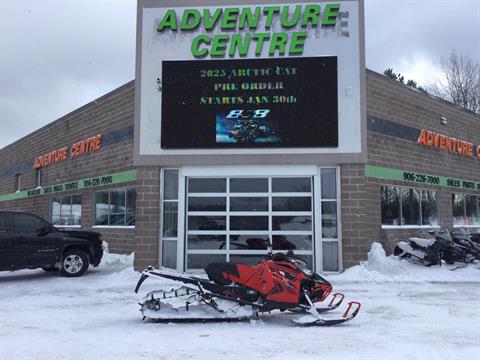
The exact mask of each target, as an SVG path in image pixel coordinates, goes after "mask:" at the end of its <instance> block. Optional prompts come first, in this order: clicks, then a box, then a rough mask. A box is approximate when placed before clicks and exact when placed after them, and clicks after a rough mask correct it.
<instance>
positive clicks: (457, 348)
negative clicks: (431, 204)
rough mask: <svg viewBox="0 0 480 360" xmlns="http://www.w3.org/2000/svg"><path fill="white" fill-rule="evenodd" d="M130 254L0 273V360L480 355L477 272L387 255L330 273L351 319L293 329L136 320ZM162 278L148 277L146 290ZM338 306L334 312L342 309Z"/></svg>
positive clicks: (276, 316)
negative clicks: (91, 264) (56, 268)
mask: <svg viewBox="0 0 480 360" xmlns="http://www.w3.org/2000/svg"><path fill="white" fill-rule="evenodd" d="M132 260H133V256H119V255H108V256H107V257H106V258H105V259H104V261H103V262H102V264H101V266H100V267H99V268H97V269H93V270H90V271H88V272H87V273H86V274H85V275H84V276H83V277H80V278H76V279H67V278H62V277H59V276H56V275H52V274H48V273H44V272H43V271H42V270H30V271H18V272H14V273H8V272H3V273H0V359H2V360H7V359H8V360H10V359H48V360H51V359H62V360H63V359H76V360H78V359H82V360H83V359H191V358H196V359H227V358H228V359H249V360H250V359H342V360H344V359H382V360H384V359H386V360H390V359H402V360H404V359H409V360H410V359H476V360H478V359H480V270H479V269H478V268H477V267H478V265H477V266H469V267H468V268H464V269H458V270H455V271H449V270H446V269H444V268H439V267H436V268H423V267H420V266H416V265H412V264H409V263H407V262H405V261H398V260H396V259H393V258H387V257H385V255H384V253H383V250H382V249H381V247H380V248H379V247H375V248H374V249H373V250H372V251H371V253H370V256H369V261H368V263H365V264H362V265H359V266H356V267H354V268H351V269H349V270H347V271H346V272H344V273H343V274H339V275H331V276H328V279H329V280H330V281H331V282H332V283H333V285H334V288H335V289H336V290H337V291H342V292H344V293H345V294H346V295H347V297H348V298H349V299H354V300H358V301H360V302H361V303H362V304H363V308H362V310H361V312H360V314H359V315H358V316H357V318H356V319H354V320H352V321H351V322H349V323H346V324H342V325H339V326H336V327H329V328H322V327H310V328H300V327H296V326H295V325H293V324H292V323H290V321H289V319H290V318H292V316H298V315H286V314H281V313H272V314H270V315H269V314H266V315H264V316H262V318H261V320H255V321H247V322H243V323H214V324H152V323H143V322H142V321H141V319H140V312H139V311H138V305H137V301H138V300H139V299H140V297H141V294H140V295H137V294H135V293H134V292H133V288H134V287H135V284H136V282H137V280H138V278H139V274H138V273H136V272H135V271H133V268H132V266H131V262H132ZM160 285H162V286H170V283H167V281H165V282H164V283H162V284H160V282H159V281H157V280H153V279H149V280H147V281H146V282H145V283H144V285H143V286H142V289H141V293H142V294H144V293H146V292H147V291H149V290H153V289H155V288H158V287H159V286H160ZM340 312H341V311H339V313H340Z"/></svg>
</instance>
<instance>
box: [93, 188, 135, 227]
mask: <svg viewBox="0 0 480 360" xmlns="http://www.w3.org/2000/svg"><path fill="white" fill-rule="evenodd" d="M136 198H137V193H136V191H135V189H133V188H129V189H115V190H107V191H97V192H95V195H94V202H95V225H103V226H132V225H135V206H136Z"/></svg>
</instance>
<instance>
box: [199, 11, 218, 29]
mask: <svg viewBox="0 0 480 360" xmlns="http://www.w3.org/2000/svg"><path fill="white" fill-rule="evenodd" d="M221 14H222V9H220V8H217V9H215V12H214V13H213V16H212V15H211V13H210V9H204V10H203V22H204V23H205V30H212V29H213V28H214V27H215V24H216V23H217V21H218V18H219V17H220V15H221Z"/></svg>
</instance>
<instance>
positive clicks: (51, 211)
mask: <svg viewBox="0 0 480 360" xmlns="http://www.w3.org/2000/svg"><path fill="white" fill-rule="evenodd" d="M60 195H61V194H60ZM74 196H80V224H79V225H61V224H54V223H53V203H54V201H55V199H56V198H54V197H51V198H50V211H49V214H50V217H49V220H50V223H51V224H52V225H53V226H54V227H56V228H81V227H82V217H83V213H82V207H83V197H82V194H81V193H74V194H68V195H63V196H61V198H60V199H62V198H64V197H69V198H70V217H72V214H73V213H72V199H73V197H74ZM61 208H62V203H61V202H60V218H62V211H61Z"/></svg>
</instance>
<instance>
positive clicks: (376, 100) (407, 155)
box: [342, 71, 480, 267]
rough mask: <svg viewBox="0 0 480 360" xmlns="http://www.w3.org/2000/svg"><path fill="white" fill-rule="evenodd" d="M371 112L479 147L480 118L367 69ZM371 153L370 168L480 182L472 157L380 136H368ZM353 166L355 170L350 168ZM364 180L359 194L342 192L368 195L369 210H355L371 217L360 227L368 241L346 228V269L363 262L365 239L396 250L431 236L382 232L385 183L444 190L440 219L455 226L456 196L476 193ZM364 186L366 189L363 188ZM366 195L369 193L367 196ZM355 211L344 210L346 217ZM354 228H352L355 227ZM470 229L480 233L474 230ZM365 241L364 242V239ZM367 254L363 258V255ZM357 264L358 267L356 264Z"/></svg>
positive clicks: (404, 231) (344, 173) (421, 231)
mask: <svg viewBox="0 0 480 360" xmlns="http://www.w3.org/2000/svg"><path fill="white" fill-rule="evenodd" d="M367 114H368V116H374V117H378V118H381V119H386V120H389V121H393V122H395V123H398V124H403V125H407V126H411V127H415V128H418V129H422V128H423V129H426V130H431V131H434V132H438V133H441V134H445V135H448V136H451V137H455V138H457V139H462V140H465V141H468V142H472V143H474V144H476V145H478V144H479V143H480V116H478V115H476V114H474V113H472V112H469V111H467V110H464V109H461V108H458V107H456V106H454V105H452V104H449V103H447V102H445V101H442V100H440V99H437V98H434V97H432V96H429V95H425V94H423V93H421V92H419V91H416V90H414V89H411V88H410V87H407V86H405V85H402V84H400V83H398V82H396V81H394V80H390V79H387V78H386V77H384V76H382V75H380V74H377V73H374V72H372V71H367ZM442 116H444V117H447V119H448V124H447V125H442V124H441V123H440V118H441V117H442ZM367 151H368V164H370V165H375V166H383V167H389V168H395V169H401V170H407V171H414V172H420V173H426V174H432V175H436V176H446V177H454V178H458V179H466V180H474V181H480V161H479V160H478V159H469V158H465V157H462V156H458V155H455V154H450V153H446V152H441V151H439V150H437V149H434V148H427V147H424V146H422V145H418V144H416V143H414V142H411V141H406V140H401V139H398V138H395V137H391V136H386V135H382V134H378V133H374V132H370V131H368V132H367ZM348 167H351V165H349V166H348ZM353 175H354V176H360V178H358V179H355V181H358V182H359V183H361V184H362V185H361V186H359V188H358V189H357V191H358V194H357V195H355V194H351V193H349V192H350V191H354V190H355V189H354V187H346V188H345V189H342V195H343V194H344V193H345V196H347V197H352V196H354V195H355V196H356V197H365V199H364V203H363V204H364V206H363V212H362V207H361V206H359V204H357V203H356V202H353V203H352V205H353V206H354V208H352V211H353V210H354V211H360V213H361V215H360V216H363V215H365V216H366V217H365V221H366V223H365V224H364V225H360V226H361V227H366V228H367V229H368V231H367V232H366V235H367V236H366V237H364V238H362V237H361V236H360V235H359V232H360V230H358V231H356V232H354V233H353V234H350V233H349V232H348V231H347V232H346V231H345V230H344V239H343V243H344V261H345V267H347V266H348V265H349V264H353V263H354V262H355V261H357V260H361V259H362V258H364V257H366V253H365V252H364V253H363V255H362V251H360V255H359V256H357V255H356V251H357V250H359V249H358V248H356V247H353V248H349V247H348V246H349V245H350V244H355V243H358V242H359V241H363V242H364V244H365V245H369V244H370V243H371V242H372V241H380V242H382V243H383V245H384V247H385V248H386V250H387V252H391V251H393V247H394V246H395V244H396V243H397V242H398V241H400V240H405V239H407V238H408V237H410V236H420V237H427V236H428V233H427V231H426V230H425V229H383V230H382V228H381V208H380V187H381V185H398V186H406V187H416V188H420V189H430V190H434V191H437V192H438V195H439V216H440V226H443V227H449V228H451V227H452V225H453V224H452V198H451V197H452V193H461V192H463V193H472V192H471V191H466V190H462V189H451V188H446V187H441V186H432V185H425V184H421V185H418V184H412V183H410V182H404V181H391V180H380V179H374V178H365V177H363V179H362V178H361V175H362V174H361V170H358V174H355V173H354V174H353ZM349 176H351V174H350V172H349V171H347V169H346V167H345V166H344V167H342V180H344V181H346V182H344V184H348V181H351V178H350V177H349ZM363 184H364V185H363ZM473 193H476V194H478V192H475V191H474V192H473ZM365 194H366V195H365ZM348 201H349V200H348V198H347V199H345V200H343V199H342V209H343V208H344V207H345V206H347V204H349V203H348ZM349 211H351V210H349V209H346V208H345V209H344V213H347V214H348V212H349ZM349 220H350V217H349V215H347V216H345V215H344V216H343V218H342V225H343V226H347V228H348V227H349V225H345V222H346V221H349ZM351 226H352V225H350V227H351ZM470 231H478V230H476V229H470ZM359 239H362V240H359ZM362 256H363V257H362ZM351 260H353V263H352V262H350V261H351Z"/></svg>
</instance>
